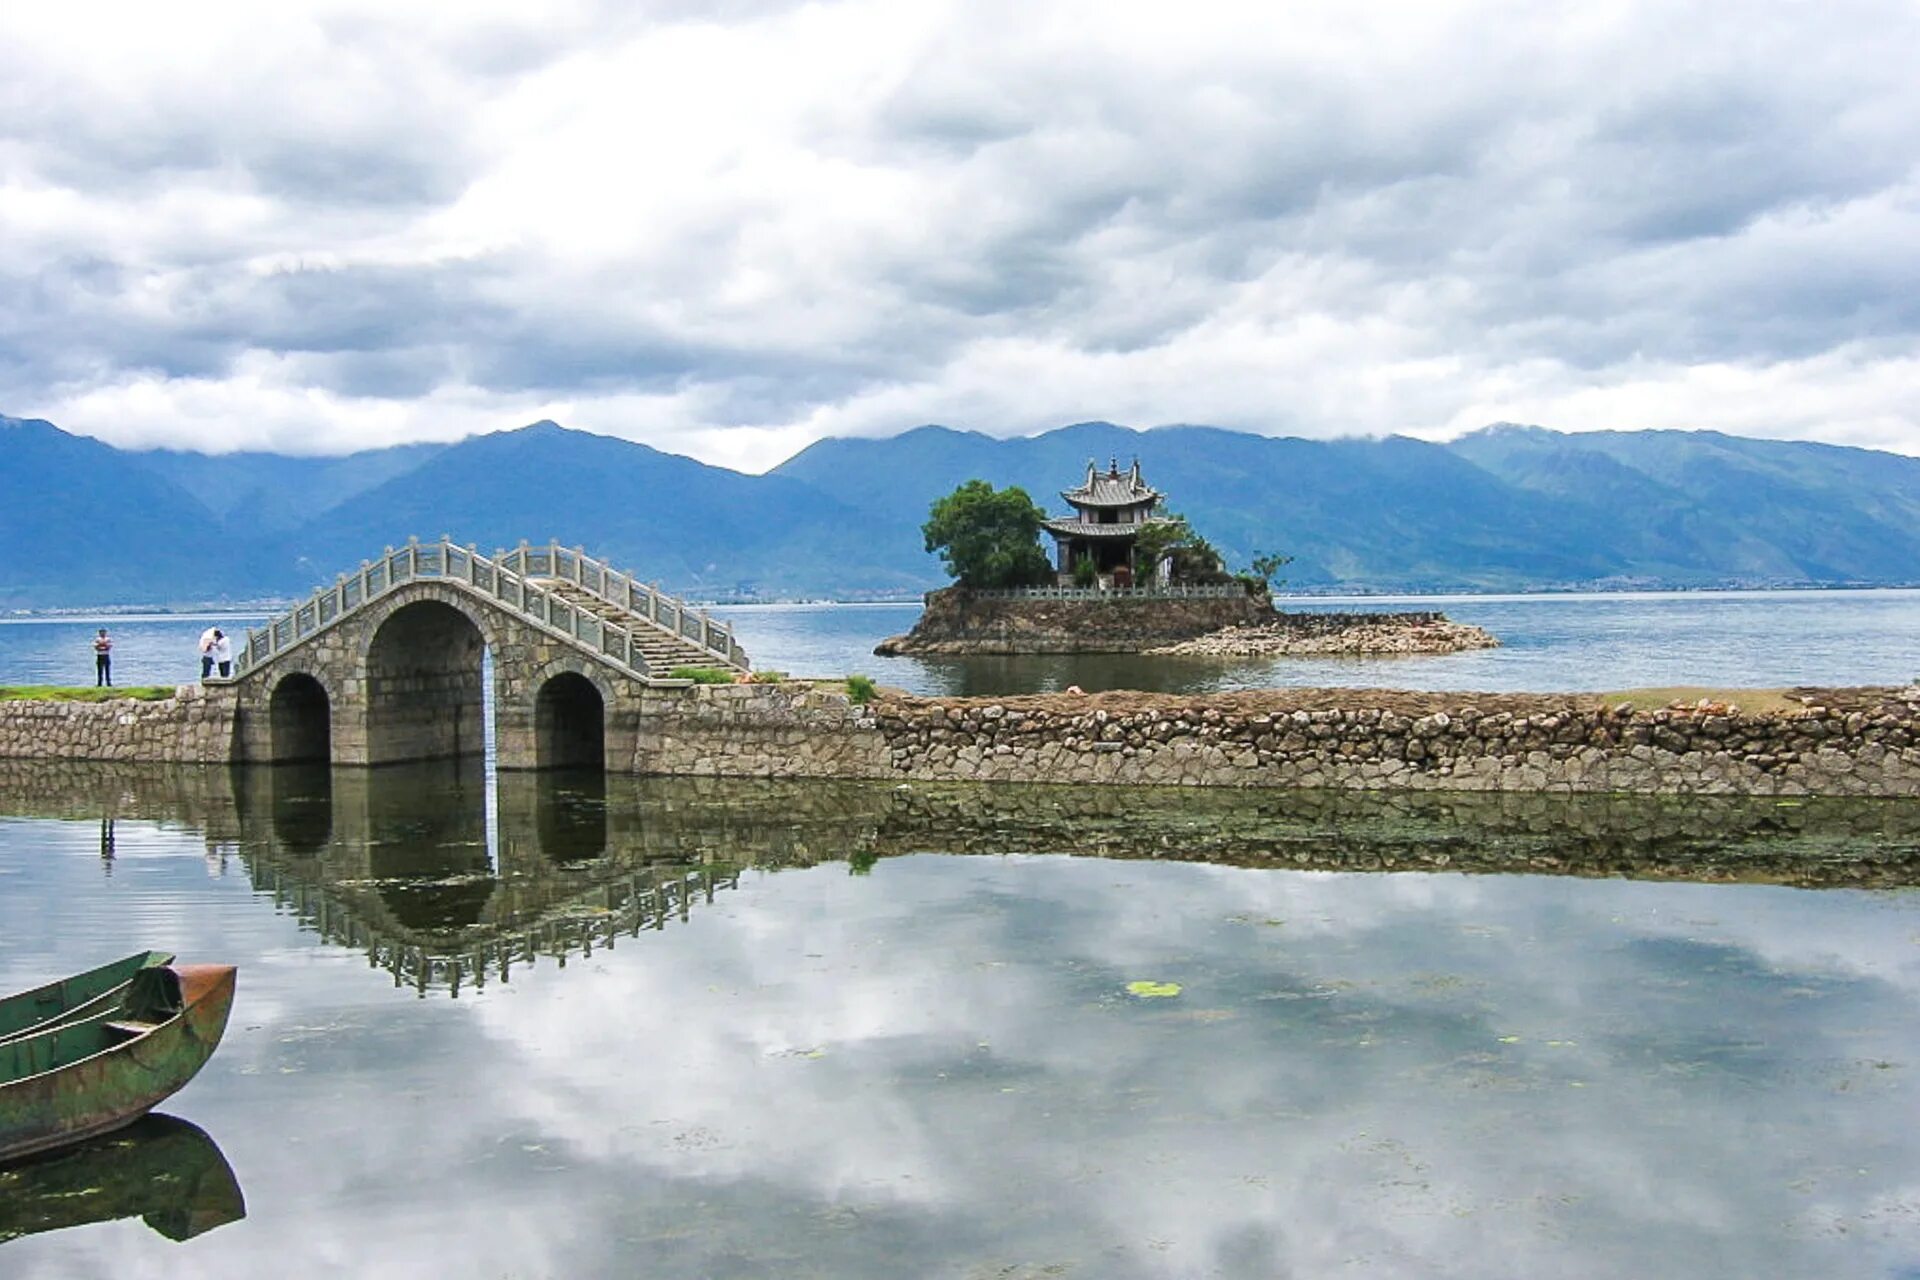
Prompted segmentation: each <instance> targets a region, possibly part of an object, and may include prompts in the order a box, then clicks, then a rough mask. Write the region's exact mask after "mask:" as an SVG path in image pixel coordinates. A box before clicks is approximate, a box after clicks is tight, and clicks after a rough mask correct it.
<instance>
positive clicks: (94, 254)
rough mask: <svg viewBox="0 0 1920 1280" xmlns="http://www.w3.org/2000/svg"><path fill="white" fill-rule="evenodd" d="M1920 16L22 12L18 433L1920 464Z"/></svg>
mask: <svg viewBox="0 0 1920 1280" xmlns="http://www.w3.org/2000/svg"><path fill="white" fill-rule="evenodd" d="M1917 67H1920V6H1916V4H1914V3H1913V2H1912V0H1826V2H1825V3H1820V4H1805V3H1768V2H1766V0H1748V2H1743V3H1736V4H1728V3H1727V2H1726V0H1708V2H1705V3H1697V4H1690V3H1686V2H1684V0H1659V2H1657V3H1647V4H1607V3H1598V4H1583V5H1577V6H1576V5H1567V6H1564V7H1562V10H1561V12H1559V13H1553V12H1551V6H1545V5H1541V4H1539V3H1537V0H1532V2H1526V3H1497V2H1494V3H1451V2H1448V3H1434V2H1433V0H1414V2H1412V3H1406V4H1387V3H1368V4H1364V5H1357V4H1352V3H1329V4H1311V3H1309V4H1300V3H1290V4H1279V3H1273V2H1272V0H1258V2H1256V3H1248V4H1226V3H1218V4H1216V3H1208V2H1206V0H1189V2H1187V3H1167V0H1147V2H1141V3H1135V2H1134V0H1097V2H1091V0H1090V2H1088V3H1084V4H1083V3H1077V2H1066V0H1062V2H1058V3H1047V2H1040V3H1036V2H1035V0H1021V2H1019V3H999V2H998V0H956V2H954V3H931V2H921V0H877V2H873V3H867V2H864V0H862V2H854V3H819V4H805V5H802V4H788V3H780V2H778V0H765V2H760V0H713V2H711V3H704V4H703V3H694V2H692V0H662V2H659V3H652V4H639V3H630V2H627V0H608V2H607V3H594V2H593V0H577V2H575V3H534V2H532V0H458V2H457V3H448V4H444V5H429V4H408V5H395V4H393V3H391V0H365V2H362V0H339V2H327V0H287V2H284V3H275V4H265V5H263V4H258V3H251V2H249V3H236V4H196V3H191V2H181V0H176V2H175V3H171V4H164V5H156V4H151V3H143V4H137V5H136V4H117V3H108V4H96V3H89V4H87V5H83V6H76V5H70V4H8V5H5V6H4V7H0V413H7V414H12V415H14V416H19V417H29V416H37V417H46V418H50V419H52V420H54V421H55V422H57V423H59V424H60V425H62V426H64V427H66V428H67V429H69V430H73V431H77V432H81V433H84V434H88V435H94V436H99V437H101V438H103V439H106V440H109V441H111V442H113V443H115V444H120V445H129V446H148V445H163V444H164V445H176V446H186V447H193V448H204V449H214V450H224V449H233V448H266V449H277V450H283V451H289V452H306V453H314V452H327V453H330V452H344V451H347V450H350V449H355V448H361V447H366V446H369V445H376V444H384V443H394V442H399V441H405V440H420V439H452V438H456V437H459V436H463V435H467V434H471V433H473V432H477V431H494V430H500V429H504V428H508V427H514V426H519V425H521V424H523V423H526V422H529V421H532V420H534V419H537V418H541V417H551V418H554V419H556V420H558V421H560V422H562V423H564V424H566V425H569V426H575V427H580V428H584V429H587V430H592V431H598V432H602V433H605V434H610V435H618V436H624V437H627V438H630V439H635V440H642V441H645V442H647V443H649V444H653V445H656V446H658V447H661V448H664V449H669V450H673V451H675V452H682V453H691V454H693V455H695V456H697V457H700V458H703V459H706V460H708V461H712V462H719V463H724V464H726V465H730V466H738V467H742V468H745V469H749V470H759V469H762V468H764V467H766V466H769V465H771V464H773V463H775V462H777V461H779V460H780V459H781V458H783V457H785V456H787V455H788V454H790V453H792V452H793V451H795V450H797V449H798V448H800V447H801V446H803V445H805V444H806V443H807V442H809V441H810V440H813V439H816V438H818V437H820V436H823V435H846V434H860V435H885V434H892V433H894V432H897V431H900V430H903V429H905V428H908V427H912V426H916V425H919V424H921V423H925V422H942V423H946V424H948V425H952V426H957V427H970V428H975V429H979V430H984V431H989V432H993V433H995V434H1025V433H1030V432H1033V431H1037V430H1042V429H1045V428H1048V427H1053V426H1058V425H1061V424H1064V423H1067V422H1073V421H1079V420H1084V419H1089V418H1105V419H1110V420H1113V421H1117V422H1122V423H1126V424H1128V425H1133V426H1151V425H1155V424H1161V423H1170V422H1200V423H1209V424H1215V425H1220V426H1228V427H1236V428H1242V429H1247V430H1253V431H1260V432H1266V433H1270V434H1296V435H1308V436H1330V435H1349V434H1356V433H1386V432H1403V433H1407V434H1413V435H1419V436H1423V437H1428V438H1444V437H1447V436H1450V435H1454V434H1458V433H1459V432H1462V431H1466V430H1471V429H1473V428H1475V427H1478V426H1481V425H1484V424H1486V423H1488V422H1493V421H1498V420H1515V421H1526V422H1537V423H1541V424H1544V425H1548V426H1554V427H1560V428H1564V429H1587V428H1596V427H1715V428H1720V429H1723V430H1728V431H1733V432H1738V433H1742V434H1749V435H1764V436H1785V437H1793V438H1804V439H1818V440H1827V441H1833V442H1837V443H1847V444H1861V445H1870V446H1875V447H1880V448H1890V449H1896V450H1900V451H1903V452H1909V453H1920V125H1917V122H1920V72H1916V68H1917Z"/></svg>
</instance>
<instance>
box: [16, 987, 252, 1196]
mask: <svg viewBox="0 0 1920 1280" xmlns="http://www.w3.org/2000/svg"><path fill="white" fill-rule="evenodd" d="M158 967H160V968H166V969H175V970H178V969H181V968H196V969H225V970H227V976H226V978H225V979H224V980H222V981H217V982H215V983H214V984H213V985H211V986H209V987H206V988H204V989H203V990H200V991H197V992H195V993H194V995H193V997H192V998H191V999H188V998H187V997H186V995H185V993H184V992H183V993H182V995H181V1000H180V1011H179V1012H178V1013H175V1014H173V1015H172V1016H170V1017H168V1018H166V1019H165V1020H163V1021H160V1022H156V1023H154V1024H153V1025H152V1026H150V1027H148V1028H147V1029H146V1030H145V1031H141V1032H138V1033H136V1034H133V1035H129V1036H128V1037H127V1038H126V1039H124V1040H116V1041H115V1042H114V1043H112V1044H110V1045H108V1046H107V1047H106V1048H104V1049H97V1050H95V1051H94V1052H92V1053H89V1054H87V1055H85V1056H84V1057H79V1058H75V1059H73V1060H72V1061H71V1062H63V1063H61V1064H60V1065H58V1066H54V1067H48V1068H47V1069H46V1070H45V1071H36V1072H34V1073H33V1074H31V1075H24V1076H14V1077H13V1078H12V1079H10V1080H0V1098H4V1097H5V1096H6V1092H7V1090H9V1089H13V1088H17V1087H19V1086H21V1085H27V1084H31V1083H33V1082H34V1081H36V1080H45V1079H46V1078H47V1077H48V1076H55V1075H59V1074H60V1073H61V1072H62V1071H73V1070H75V1069H77V1068H79V1067H83V1066H85V1065H86V1064H87V1063H89V1062H92V1061H94V1060H95V1059H96V1058H102V1057H105V1056H106V1055H107V1054H110V1053H119V1052H121V1051H122V1050H124V1049H128V1048H131V1047H132V1046H133V1045H136V1044H139V1043H140V1042H141V1041H143V1040H147V1039H150V1038H152V1037H153V1036H155V1035H158V1034H159V1033H160V1032H162V1031H166V1030H168V1029H169V1028H171V1027H175V1026H177V1025H179V1023H180V1020H181V1019H182V1018H185V1017H186V1016H187V1015H189V1014H191V1013H192V1012H193V1011H194V1010H195V1009H197V1008H199V1007H200V1005H201V1004H202V1003H204V1002H205V1001H207V1000H208V999H211V998H212V997H214V996H217V995H219V994H220V992H221V989H222V988H223V987H224V988H228V989H231V987H232V985H233V978H234V976H236V975H237V974H238V973H239V967H238V966H236V965H177V966H176V965H171V964H169V965H161V966H158ZM129 981H131V979H129ZM183 985H184V981H183ZM121 1012H124V1010H122V1009H121V1008H120V1006H118V1005H115V1006H114V1007H112V1008H109V1009H102V1010H100V1012H98V1013H96V1014H94V1015H92V1016H90V1017H86V1018H81V1019H79V1020H77V1021H74V1022H66V1023H62V1024H60V1025H59V1026H57V1027H47V1028H45V1029H43V1030H42V1031H40V1032H39V1033H37V1035H27V1036H15V1037H13V1038H12V1039H9V1040H6V1041H0V1044H12V1043H15V1042H16V1041H19V1040H32V1039H36V1038H37V1036H38V1035H49V1036H50V1035H57V1034H59V1033H60V1032H62V1031H73V1030H75V1029H77V1028H79V1027H84V1026H86V1025H87V1024H88V1023H95V1022H112V1021H115V1019H114V1017H113V1015H114V1014H116V1013H121ZM209 1056H211V1055H209ZM154 1105H156V1106H157V1105H159V1104H158V1103H156V1104H154ZM144 1114H146V1113H145V1112H142V1113H141V1115H144ZM139 1118H140V1117H139V1116H134V1117H133V1120H137V1119H139ZM126 1123H129V1124H130V1123H132V1120H129V1121H127V1122H126ZM103 1132H106V1131H103ZM88 1136H97V1135H93V1134H89V1135H88ZM9 1158H11V1157H0V1160H5V1159H9Z"/></svg>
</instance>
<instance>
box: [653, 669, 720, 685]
mask: <svg viewBox="0 0 1920 1280" xmlns="http://www.w3.org/2000/svg"><path fill="white" fill-rule="evenodd" d="M734 676H735V673H734V672H732V671H729V670H727V669H726V668H725V667H675V668H674V669H673V670H671V671H669V672H667V679H669V680H691V681H693V682H694V683H695V684H732V683H733V682H734Z"/></svg>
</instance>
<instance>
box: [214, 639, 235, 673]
mask: <svg viewBox="0 0 1920 1280" xmlns="http://www.w3.org/2000/svg"><path fill="white" fill-rule="evenodd" d="M213 660H214V661H215V662H217V663H219V664H220V678H221V679H222V680H225V679H226V678H227V677H228V676H230V675H232V674H233V640H232V639H231V638H230V637H229V636H228V635H227V633H226V632H224V631H220V630H215V631H214V633H213Z"/></svg>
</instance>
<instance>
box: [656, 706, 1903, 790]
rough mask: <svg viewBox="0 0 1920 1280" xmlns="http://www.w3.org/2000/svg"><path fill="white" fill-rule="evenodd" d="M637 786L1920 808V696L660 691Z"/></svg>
mask: <svg viewBox="0 0 1920 1280" xmlns="http://www.w3.org/2000/svg"><path fill="white" fill-rule="evenodd" d="M650 696H651V697H652V698H653V699H654V700H655V701H654V702H653V703H652V705H651V706H650V707H649V708H648V710H647V711H645V712H643V715H642V728H641V735H640V736H641V740H642V748H641V749H640V750H639V751H637V752H636V754H635V758H634V769H635V771H636V772H639V773H661V774H711V775H721V776H738V777H848V778H852V777H861V778H891V779H895V780H900V781H916V780H918V781H976V782H989V783H992V782H1018V783H1068V784H1082V785H1096V786H1103V785H1112V786H1135V785H1138V786H1207V787H1298V788H1333V789H1381V790H1386V789H1397V788H1405V789H1413V790H1454V791H1563V792H1564V791H1582V792H1605V791H1620V792H1682V793H1695V794H1748V795H1763V796H1766V795H1807V794H1819V795H1855V796H1916V795H1920V689H1916V688H1908V689H1848V690H1807V691H1799V693H1798V698H1799V700H1798V701H1797V702H1795V703H1793V704H1792V709H1790V710H1784V711H1765V712H1754V713H1743V712H1741V711H1740V710H1739V709H1738V708H1737V707H1732V706H1723V705H1712V706H1709V707H1704V708H1702V707H1684V708H1675V707H1668V708H1660V709H1654V710H1637V709H1634V708H1633V707H1631V706H1630V705H1627V704H1624V703H1623V704H1618V705H1606V704H1604V703H1602V702H1600V701H1599V700H1598V699H1595V698H1592V697H1587V696H1580V695H1557V696H1556V695H1520V694H1422V693H1404V692H1395V691H1382V690H1269V691H1260V692H1252V693H1245V694H1220V695H1214V696H1210V697H1203V698H1180V697H1171V696H1156V695H1145V694H1103V695H1095V696H1092V697H1077V696H1071V695H1045V696H1037V697H1027V698H1008V699H998V700H994V699H985V698H972V699H934V698H909V697H890V698H887V699H884V700H882V701H880V702H877V703H875V704H873V705H872V706H870V707H867V708H855V707H852V706H851V705H849V704H847V703H846V702H845V699H844V696H842V695H832V694H828V693H825V692H824V691H822V690H819V689H814V688H808V687H806V686H780V685H771V686H733V687H727V688H719V689H694V690H685V691H661V692H658V693H655V694H653V695H650Z"/></svg>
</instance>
